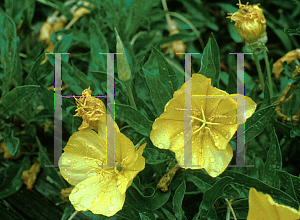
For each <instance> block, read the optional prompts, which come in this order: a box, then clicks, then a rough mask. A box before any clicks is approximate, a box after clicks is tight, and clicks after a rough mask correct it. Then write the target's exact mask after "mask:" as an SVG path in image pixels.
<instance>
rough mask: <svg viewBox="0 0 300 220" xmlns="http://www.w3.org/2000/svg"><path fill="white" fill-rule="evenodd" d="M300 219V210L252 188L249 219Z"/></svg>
mask: <svg viewBox="0 0 300 220" xmlns="http://www.w3.org/2000/svg"><path fill="white" fill-rule="evenodd" d="M265 219H270V220H271V219H272V220H299V219H300V212H299V211H297V210H296V209H293V208H291V207H289V206H285V205H280V204H278V203H276V202H274V200H273V199H272V197H271V196H270V195H267V194H263V193H261V192H257V191H256V189H254V188H251V189H250V193H249V213H248V217H247V220H265Z"/></svg>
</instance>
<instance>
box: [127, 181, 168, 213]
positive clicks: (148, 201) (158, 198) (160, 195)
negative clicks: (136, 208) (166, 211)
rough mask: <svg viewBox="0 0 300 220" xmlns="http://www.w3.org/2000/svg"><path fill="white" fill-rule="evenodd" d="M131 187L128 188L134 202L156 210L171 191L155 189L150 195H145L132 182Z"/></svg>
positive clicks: (165, 200) (164, 201) (166, 199)
mask: <svg viewBox="0 0 300 220" xmlns="http://www.w3.org/2000/svg"><path fill="white" fill-rule="evenodd" d="M131 186H132V187H129V188H128V191H129V193H130V194H131V195H132V197H133V198H135V200H136V202H139V203H140V204H141V205H142V206H143V207H145V208H146V209H149V210H156V209H159V208H161V207H162V206H163V205H164V204H165V203H166V202H167V201H168V200H169V197H170V195H171V191H170V190H168V192H161V191H160V190H157V191H155V189H153V190H154V193H153V194H152V195H150V196H145V195H144V194H143V193H142V192H141V191H140V190H139V189H138V188H137V187H136V186H135V184H134V183H132V185H131Z"/></svg>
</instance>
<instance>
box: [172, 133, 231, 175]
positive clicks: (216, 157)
mask: <svg viewBox="0 0 300 220" xmlns="http://www.w3.org/2000/svg"><path fill="white" fill-rule="evenodd" d="M192 149H193V151H192V164H193V165H199V167H185V166H184V148H182V149H180V150H179V151H174V152H175V155H176V159H177V161H178V164H179V165H180V166H181V167H183V168H186V169H187V168H190V169H202V168H204V169H205V170H206V172H207V173H208V174H209V175H210V176H212V177H216V176H219V175H220V174H221V173H222V172H224V170H225V169H226V167H227V166H228V164H229V163H230V161H231V159H232V156H233V150H232V148H231V146H230V145H229V144H227V147H226V149H225V150H220V149H218V148H217V147H216V146H215V145H214V143H213V142H212V140H211V138H210V137H209V136H208V135H203V137H201V136H195V137H193V142H192Z"/></svg>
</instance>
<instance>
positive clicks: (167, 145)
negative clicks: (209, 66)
mask: <svg viewBox="0 0 300 220" xmlns="http://www.w3.org/2000/svg"><path fill="white" fill-rule="evenodd" d="M191 80H192V81H191V88H192V91H191V94H192V98H191V107H192V116H191V122H192V132H193V133H192V165H200V166H201V167H184V168H191V169H201V168H205V170H206V171H207V173H208V174H209V175H210V176H212V177H216V176H218V175H220V174H221V173H222V172H223V171H224V170H225V169H226V167H227V165H228V164H229V162H230V161H231V159H232V155H233V153H232V148H231V146H230V145H229V144H228V142H229V141H230V139H231V138H232V136H233V135H234V134H235V132H236V130H237V114H244V116H245V120H244V122H245V121H246V119H247V118H249V117H250V116H251V115H252V114H253V113H254V111H255V108H256V103H255V102H254V101H253V100H252V99H251V98H249V97H247V96H244V101H245V111H244V109H243V111H242V112H237V101H236V97H237V94H235V95H229V94H228V93H226V92H224V91H222V90H220V89H217V88H215V87H212V86H211V79H209V78H206V77H205V76H203V75H201V74H193V76H192V78H191ZM184 106H185V84H183V86H182V87H181V88H180V89H179V90H178V91H176V92H175V93H174V95H173V99H171V100H170V101H169V102H168V103H167V104H166V106H165V111H164V112H163V113H162V115H161V116H160V117H159V118H157V119H156V120H155V121H154V123H153V126H152V131H151V133H150V139H151V141H152V142H153V144H154V145H155V146H156V147H158V148H161V149H169V150H171V151H173V152H174V153H175V156H176V159H177V161H178V163H179V165H180V166H181V167H183V164H184V110H185V109H184V108H185V107H184ZM244 122H242V123H244Z"/></svg>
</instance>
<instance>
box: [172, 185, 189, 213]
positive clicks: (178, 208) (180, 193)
mask: <svg viewBox="0 0 300 220" xmlns="http://www.w3.org/2000/svg"><path fill="white" fill-rule="evenodd" d="M185 190H186V185H185V181H184V180H183V182H182V183H181V184H180V186H179V187H178V188H177V189H176V190H175V194H174V197H173V210H174V213H175V216H176V218H177V219H186V217H185V215H184V211H183V209H182V201H183V198H184V193H185Z"/></svg>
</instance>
